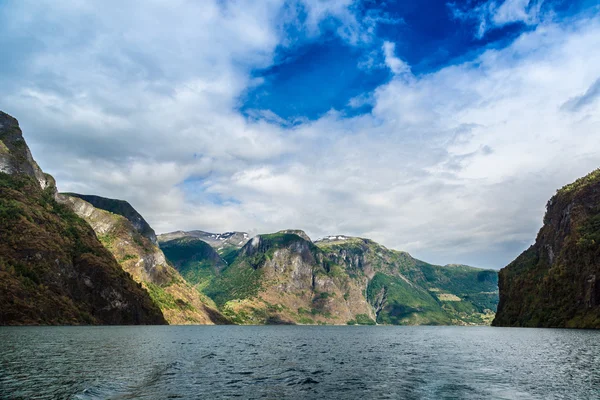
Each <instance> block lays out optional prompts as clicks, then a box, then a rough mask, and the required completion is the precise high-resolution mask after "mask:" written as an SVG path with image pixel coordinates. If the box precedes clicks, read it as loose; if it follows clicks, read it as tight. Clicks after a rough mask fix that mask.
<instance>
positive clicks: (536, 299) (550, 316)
mask: <svg viewBox="0 0 600 400" xmlns="http://www.w3.org/2000/svg"><path fill="white" fill-rule="evenodd" d="M546 208H547V210H546V215H545V216H544V225H543V226H542V228H541V229H540V231H539V233H538V235H537V239H536V242H535V244H534V245H532V246H531V247H530V248H529V249H527V250H526V251H524V252H523V253H522V254H521V255H520V256H519V257H517V259H515V260H514V261H513V262H512V263H510V264H509V265H508V266H507V267H505V268H503V269H502V270H500V272H499V276H500V284H499V286H500V304H499V305H498V314H497V315H496V319H495V320H494V322H493V324H494V325H495V326H529V327H568V328H600V279H599V278H598V277H599V276H600V169H598V170H596V171H594V172H592V173H590V174H589V175H587V176H585V177H583V178H581V179H578V180H577V181H575V182H574V183H572V184H570V185H567V186H565V187H563V188H562V189H560V190H559V191H558V192H557V193H556V195H555V196H553V197H552V198H551V199H550V201H549V202H548V204H547V207H546Z"/></svg>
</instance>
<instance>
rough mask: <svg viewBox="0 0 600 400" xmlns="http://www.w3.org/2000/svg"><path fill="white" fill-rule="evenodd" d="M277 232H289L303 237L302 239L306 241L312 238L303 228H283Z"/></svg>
mask: <svg viewBox="0 0 600 400" xmlns="http://www.w3.org/2000/svg"><path fill="white" fill-rule="evenodd" d="M277 233H290V234H292V235H297V236H300V237H301V238H302V239H304V240H306V241H308V242H312V240H311V239H310V237H309V236H308V235H307V234H306V232H304V231H303V230H300V229H284V230H281V231H279V232H277Z"/></svg>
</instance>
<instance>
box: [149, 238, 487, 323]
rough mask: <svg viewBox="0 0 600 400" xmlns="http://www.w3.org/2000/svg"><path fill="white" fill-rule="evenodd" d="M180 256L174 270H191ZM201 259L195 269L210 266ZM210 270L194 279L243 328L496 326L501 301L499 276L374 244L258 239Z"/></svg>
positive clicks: (357, 240) (345, 240)
mask: <svg viewBox="0 0 600 400" xmlns="http://www.w3.org/2000/svg"><path fill="white" fill-rule="evenodd" d="M159 240H162V239H160V238H159ZM163 243H169V242H161V246H163ZM189 244H190V246H191V247H193V246H197V245H198V244H199V243H196V242H190V243H189ZM175 248H176V249H178V250H177V254H178V256H179V258H178V259H176V260H172V262H174V263H175V262H177V263H180V264H181V263H184V262H186V261H185V259H186V256H185V255H184V251H182V250H181V247H180V246H179V245H176V246H175ZM197 248H198V249H200V248H201V246H197ZM163 249H165V254H166V256H167V258H169V259H171V257H172V255H171V254H172V253H171V251H167V249H166V248H165V247H163ZM193 254H194V258H193V260H191V259H190V261H189V262H188V267H189V268H191V269H193V265H194V263H197V264H200V262H201V261H202V257H201V256H200V252H199V251H198V252H193ZM211 257H214V255H213V256H211ZM206 265H214V264H213V263H211V262H210V261H207V262H206V264H204V267H202V268H199V272H198V273H197V274H196V275H194V274H193V273H191V272H189V274H190V275H193V276H200V280H199V281H201V282H202V284H201V288H202V290H203V291H204V293H206V294H207V295H208V296H209V297H211V298H212V299H213V300H214V301H215V303H216V304H217V305H218V306H219V308H220V309H221V311H222V312H223V313H224V314H225V315H227V316H229V317H230V318H232V319H233V320H234V321H235V322H237V323H241V324H265V323H266V324H294V323H301V324H324V323H326V324H375V323H376V322H377V323H384V324H409V325H416V324H461V325H470V324H488V323H489V322H490V321H491V319H492V318H493V315H494V311H495V308H496V303H497V298H498V293H497V274H496V272H495V271H486V270H480V269H476V268H472V267H467V266H446V267H442V266H435V265H431V264H427V263H424V262H422V261H419V260H416V259H414V258H412V257H411V256H410V255H409V254H408V253H404V252H399V251H395V250H389V249H387V248H385V247H383V246H381V245H379V244H377V243H375V242H373V241H371V240H368V239H361V238H354V237H347V236H335V237H329V238H326V239H323V240H320V241H316V242H314V243H313V242H312V241H311V240H310V239H309V238H308V236H307V235H306V234H305V233H304V232H302V231H298V230H286V231H280V232H277V233H274V234H267V235H258V236H256V237H254V238H252V239H251V240H250V241H248V242H247V243H246V244H245V245H244V246H243V247H242V248H241V249H240V250H239V254H238V255H237V257H236V258H235V259H234V260H233V261H232V262H231V263H229V264H227V265H225V266H223V265H221V267H219V268H214V267H212V266H211V267H207V266H206ZM185 276H187V275H185V274H184V277H185Z"/></svg>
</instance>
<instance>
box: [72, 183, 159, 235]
mask: <svg viewBox="0 0 600 400" xmlns="http://www.w3.org/2000/svg"><path fill="white" fill-rule="evenodd" d="M65 194H66V195H68V196H71V197H77V198H80V199H81V200H84V201H85V202H87V203H89V204H91V205H92V206H94V207H95V208H98V209H100V210H105V211H108V212H111V213H113V214H117V215H120V216H122V217H124V218H125V219H127V220H128V221H129V222H130V223H131V225H133V228H134V229H135V230H136V231H137V232H138V233H139V234H140V235H142V236H144V237H146V238H147V239H148V240H150V241H151V242H152V243H153V244H157V243H158V242H157V240H156V233H155V232H154V229H152V227H151V226H150V225H149V224H148V223H147V222H146V220H145V219H144V217H142V215H141V214H140V213H139V212H137V210H136V209H135V208H133V207H132V206H131V204H129V203H128V202H126V201H124V200H115V199H108V198H106V197H100V196H93V195H86V194H78V193H65Z"/></svg>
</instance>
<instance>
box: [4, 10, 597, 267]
mask: <svg viewBox="0 0 600 400" xmlns="http://www.w3.org/2000/svg"><path fill="white" fill-rule="evenodd" d="M238 3H239V4H238ZM238 3H236V2H227V3H223V2H208V1H206V2H202V8H200V5H194V4H199V3H189V2H182V3H181V4H179V6H180V7H175V6H172V5H171V4H169V5H167V4H166V3H162V2H159V1H155V2H152V3H149V5H148V6H147V7H144V8H143V9H136V10H135V11H136V12H135V13H133V10H131V9H129V10H128V9H120V11H119V12H117V11H116V10H117V9H118V7H116V3H114V4H112V5H111V4H105V3H103V5H102V7H101V8H97V7H99V6H95V5H94V4H93V3H87V2H75V1H73V2H69V3H67V2H61V3H60V4H58V3H57V4H55V3H54V2H52V3H50V2H46V3H40V2H27V1H23V2H18V3H17V2H15V3H13V7H14V8H11V9H10V11H11V12H10V13H7V12H5V14H4V15H5V17H6V16H7V14H8V19H7V20H10V21H13V22H11V24H13V25H10V24H9V25H10V26H8V25H6V24H5V25H1V24H0V26H4V28H2V29H4V30H3V31H1V33H4V34H6V35H9V34H10V35H23V34H27V32H38V31H36V30H35V29H41V30H42V31H44V30H48V31H55V30H57V29H64V27H65V26H68V27H69V30H68V31H65V34H64V35H59V36H52V35H47V36H45V35H39V36H38V35H36V38H37V37H39V38H40V39H39V40H41V41H43V43H42V44H43V45H42V46H41V47H40V48H39V49H37V50H36V51H33V52H32V53H27V57H26V61H27V62H25V63H23V65H22V68H21V70H20V73H19V75H18V76H17V77H14V76H12V77H6V76H5V77H0V89H1V90H0V109H2V110H4V111H7V112H9V113H11V114H13V115H15V116H16V117H17V118H19V119H20V121H21V124H22V127H23V129H24V132H25V135H26V139H27V140H28V142H29V143H30V145H31V147H32V151H33V154H34V156H35V157H36V158H37V159H38V160H39V162H40V164H41V166H42V167H43V168H44V169H45V170H46V171H48V172H50V173H52V174H54V175H55V177H56V178H57V180H58V184H59V187H60V189H61V190H69V191H78V192H85V193H90V194H99V195H104V196H109V197H116V198H124V199H126V200H129V201H130V202H131V203H132V204H133V205H134V206H135V207H136V208H138V209H139V210H140V212H141V213H142V214H143V215H144V216H145V217H146V218H147V219H148V221H149V222H150V223H151V224H152V225H153V227H154V228H155V229H156V230H157V231H159V232H164V231H169V230H176V229H204V230H211V231H226V230H234V229H237V230H247V231H251V230H253V229H255V230H256V231H258V232H270V231H276V230H279V229H284V228H300V229H305V230H307V232H308V233H309V235H310V236H311V237H319V236H325V235H329V234H350V235H360V236H364V237H371V238H373V239H375V240H378V241H380V242H382V243H383V244H385V245H387V246H388V247H391V248H398V249H403V250H408V251H411V252H413V253H414V254H415V255H416V256H420V257H421V258H423V259H426V260H428V261H433V262H438V263H446V262H470V263H476V264H478V265H481V266H486V267H501V266H503V264H505V263H506V262H508V261H510V260H511V259H512V258H513V257H514V256H516V255H517V253H518V252H519V251H521V250H522V249H523V248H525V247H526V246H527V245H528V244H529V243H530V242H531V241H532V240H533V239H534V237H535V233H536V231H537V229H538V228H539V226H540V224H541V218H542V214H543V209H544V204H545V202H546V201H547V200H548V198H549V197H550V196H551V195H552V194H553V192H554V190H555V189H556V188H558V187H560V186H561V185H563V184H565V183H568V182H570V181H572V180H573V179H575V178H576V177H578V176H581V175H584V174H585V173H587V172H589V171H591V170H592V169H593V168H595V167H597V166H598V165H599V164H600V144H599V142H598V140H597V132H598V130H599V128H600V109H599V108H598V107H599V106H600V104H599V102H597V101H592V100H593V99H592V97H594V96H592V95H589V94H590V93H591V94H595V93H596V89H594V88H595V86H594V82H597V79H598V78H599V76H600V71H599V70H598V68H597V66H598V65H600V54H599V53H598V52H597V51H596V49H598V48H600V21H599V19H598V18H597V17H596V18H592V19H583V20H580V21H576V22H575V23H573V24H571V25H570V26H566V25H565V26H562V25H558V24H553V23H549V22H548V23H544V24H540V25H539V26H538V27H537V28H536V29H535V30H533V31H532V32H529V33H526V34H523V35H522V36H521V37H519V38H518V39H517V40H516V41H515V42H514V43H513V44H512V45H511V46H509V47H507V48H505V49H501V50H488V51H486V52H485V53H484V54H482V55H481V56H479V57H478V58H477V59H475V60H473V61H470V62H466V63H464V64H462V65H456V66H450V67H447V68H443V69H442V70H440V71H438V72H435V73H431V74H427V75H422V76H412V75H411V74H410V68H409V66H408V65H406V64H405V63H404V62H402V61H401V60H400V59H399V58H397V57H396V55H395V48H394V44H393V43H391V42H388V43H386V44H384V46H383V48H382V51H383V53H384V56H385V59H386V64H387V65H388V67H389V68H390V69H391V70H392V71H393V72H394V73H395V74H397V75H399V76H400V77H401V78H404V79H398V78H396V79H393V80H391V81H390V82H388V83H387V84H385V85H383V86H381V87H379V88H377V90H375V91H374V92H373V93H370V94H364V95H361V96H358V97H357V98H355V99H354V100H353V101H352V102H351V103H352V104H354V105H356V106H360V105H363V104H367V103H368V104H371V105H373V111H372V113H371V114H368V115H361V116H358V117H353V118H345V117H344V116H343V115H342V114H341V113H339V112H337V111H336V110H332V111H331V112H330V113H328V114H327V115H325V116H324V117H322V118H320V119H319V120H317V121H312V122H303V123H301V124H296V125H293V126H287V127H284V126H282V124H281V122H282V121H281V120H280V119H279V118H278V117H277V116H276V115H274V114H273V113H271V112H269V111H268V110H258V111H256V113H255V115H253V117H252V118H245V117H243V116H242V115H240V114H239V112H237V111H236V107H237V105H238V103H237V102H238V96H239V95H240V93H242V92H243V91H244V90H245V89H246V88H247V87H249V86H250V85H255V84H257V82H255V81H254V80H253V79H252V78H251V74H250V73H249V71H250V70H251V69H252V68H255V67H261V66H262V67H264V66H267V65H269V64H270V63H271V62H272V57H273V52H274V50H275V47H276V46H277V45H278V44H279V43H282V42H284V41H285V40H286V38H285V37H282V31H281V27H280V26H279V25H278V24H279V22H278V16H279V15H280V12H281V9H280V8H281V4H280V3H278V2H275V1H273V2H250V1H248V2H238ZM119 4H121V3H120V2H119ZM314 4H315V5H314V7H315V8H314V16H313V17H311V18H314V20H315V21H319V20H320V19H321V20H322V19H323V18H329V17H331V16H332V15H338V16H340V15H342V17H339V18H342V19H343V18H345V17H343V15H344V11H343V8H336V7H338V6H339V7H342V6H343V5H346V6H348V4H347V3H345V2H340V3H336V4H338V6H335V5H331V6H330V7H329V8H327V7H326V6H325V5H323V4H321V3H320V2H315V3H314ZM340 4H341V5H340ZM515 4H516V3H515ZM518 4H522V3H518ZM518 4H517V5H518ZM32 5H35V9H37V10H38V11H37V12H36V13H30V12H28V11H30V9H31V6H32ZM228 5H230V6H228ZM517 5H515V6H514V7H515V8H514V9H513V11H514V10H517V11H518V7H517ZM184 6H190V7H191V8H185V7H184ZM124 7H126V6H124ZM319 7H320V8H319ZM530 8H531V7H530ZM530 8H529V9H530ZM529 9H528V10H529ZM238 10H239V11H238ZM242 10H243V12H242ZM513 11H510V12H509V11H508V10H506V11H503V13H504V14H502V15H504V16H503V17H498V18H500V19H499V21H502V20H507V19H509V18H513V17H511V15H519V14H518V13H516V14H515V13H514V12H513ZM511 13H512V14H511ZM498 15H500V14H498ZM335 18H338V17H335ZM157 20H160V21H161V23H160V24H157V23H156V21H157ZM349 21H350V22H349V25H348V26H353V25H352V20H351V19H349ZM0 22H2V21H0ZM318 25H319V24H318V23H317V22H315V26H318ZM199 27H201V29H200V28H199ZM307 29H309V28H307ZM407 77H408V78H409V79H406V78H407ZM258 84H260V82H259V83H258ZM581 98H585V99H589V100H585V101H584V103H585V104H584V105H583V106H581V107H575V108H573V107H571V108H569V109H568V110H565V109H564V108H563V109H561V107H563V105H564V104H566V102H568V101H570V100H571V99H581ZM582 104H583V103H582Z"/></svg>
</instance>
